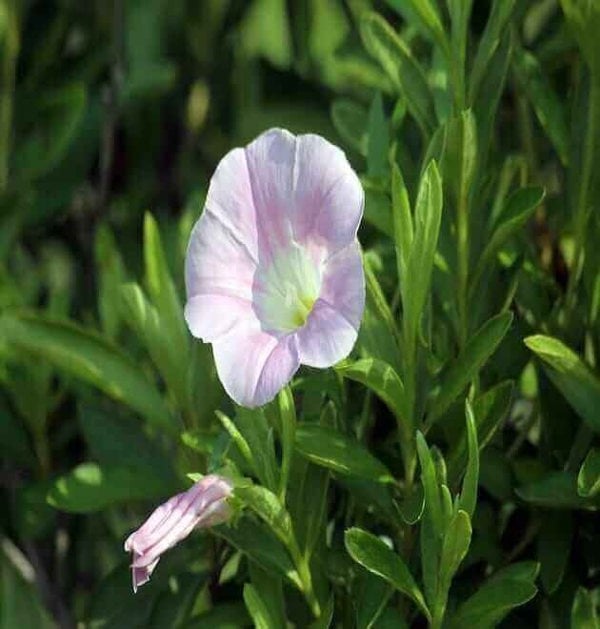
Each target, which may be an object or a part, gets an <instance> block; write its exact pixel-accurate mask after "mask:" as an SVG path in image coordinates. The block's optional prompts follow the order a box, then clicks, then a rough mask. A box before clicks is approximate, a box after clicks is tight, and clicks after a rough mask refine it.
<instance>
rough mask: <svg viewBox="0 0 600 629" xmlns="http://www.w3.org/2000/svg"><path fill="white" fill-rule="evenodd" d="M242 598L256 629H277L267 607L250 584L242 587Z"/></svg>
mask: <svg viewBox="0 0 600 629" xmlns="http://www.w3.org/2000/svg"><path fill="white" fill-rule="evenodd" d="M243 596H244V603H246V609H247V610H248V613H249V614H250V616H252V621H253V623H254V626H255V627H256V629H277V627H278V626H279V625H278V624H277V623H276V622H275V620H274V619H273V618H271V613H270V611H269V608H268V606H267V605H266V603H265V602H264V601H263V599H262V598H261V597H260V595H259V593H258V591H257V590H256V588H255V587H254V586H253V585H252V584H250V583H246V584H245V585H244V593H243Z"/></svg>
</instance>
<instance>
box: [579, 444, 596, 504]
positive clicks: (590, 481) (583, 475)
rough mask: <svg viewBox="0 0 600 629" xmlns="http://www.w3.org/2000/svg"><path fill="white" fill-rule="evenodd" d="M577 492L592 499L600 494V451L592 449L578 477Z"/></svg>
mask: <svg viewBox="0 0 600 629" xmlns="http://www.w3.org/2000/svg"><path fill="white" fill-rule="evenodd" d="M577 492H578V493H579V495H580V496H585V497H586V498H588V497H589V498H591V497H592V496H596V495H597V494H598V493H599V492H600V449H598V448H592V449H591V450H590V451H589V452H588V453H587V456H586V457H585V460H584V462H583V464H582V466H581V469H580V470H579V474H578V475H577Z"/></svg>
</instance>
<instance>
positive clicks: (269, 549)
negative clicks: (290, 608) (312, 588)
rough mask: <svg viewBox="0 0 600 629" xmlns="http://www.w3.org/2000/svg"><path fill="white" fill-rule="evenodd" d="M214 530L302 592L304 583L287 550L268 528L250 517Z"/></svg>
mask: <svg viewBox="0 0 600 629" xmlns="http://www.w3.org/2000/svg"><path fill="white" fill-rule="evenodd" d="M214 530H215V532H216V534H217V535H219V536H220V537H223V538H224V539H225V540H226V541H227V542H229V543H230V544H231V545H233V546H235V548H237V549H238V550H240V551H241V552H243V553H244V554H245V555H247V556H248V557H249V558H250V559H252V560H253V561H256V562H257V563H258V564H259V565H260V566H262V567H263V568H264V569H265V570H270V571H271V572H273V573H274V574H279V575H282V576H284V577H286V579H288V580H289V582H290V583H291V584H292V585H294V586H295V587H296V588H298V589H299V590H302V582H301V581H300V577H299V576H298V573H297V571H296V568H295V567H294V564H293V563H292V560H291V558H290V556H289V554H288V552H287V550H286V549H285V547H284V546H283V545H282V543H281V542H280V541H279V539H278V538H277V537H275V536H274V534H273V533H272V532H271V531H270V530H269V529H267V527H266V526H264V525H263V524H261V523H259V522H257V521H255V520H253V519H251V518H249V517H242V518H241V519H240V520H238V521H237V522H236V524H235V525H232V526H225V525H222V526H218V527H216V528H215V529H214Z"/></svg>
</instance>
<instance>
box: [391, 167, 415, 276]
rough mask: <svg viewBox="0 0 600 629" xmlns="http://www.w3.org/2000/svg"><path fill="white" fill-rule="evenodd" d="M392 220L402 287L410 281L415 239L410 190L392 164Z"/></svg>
mask: <svg viewBox="0 0 600 629" xmlns="http://www.w3.org/2000/svg"><path fill="white" fill-rule="evenodd" d="M392 218H393V219H394V245H395V247H396V264H397V267H398V278H399V280H400V283H401V285H402V284H404V282H406V281H407V280H408V278H407V269H408V262H409V259H410V251H411V248H412V241H413V238H414V225H413V219H412V213H411V209H410V199H409V198H408V190H407V189H406V185H405V184H404V179H403V177H402V173H401V172H400V169H399V168H398V166H397V165H396V164H392Z"/></svg>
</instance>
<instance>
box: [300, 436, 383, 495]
mask: <svg viewBox="0 0 600 629" xmlns="http://www.w3.org/2000/svg"><path fill="white" fill-rule="evenodd" d="M296 449H297V450H298V452H300V454H302V456H304V457H306V458H307V459H308V460H309V461H311V462H312V463H314V464H315V465H320V466H322V467H326V468H329V469H330V470H333V471H335V472H338V473H339V474H344V475H350V476H358V477H359V478H366V479H369V480H373V481H377V482H381V483H393V482H394V478H393V476H392V474H391V473H390V471H389V470H388V469H387V467H386V466H385V465H384V464H383V463H381V461H379V460H378V459H376V458H375V457H374V456H373V455H372V454H371V453H370V452H369V451H368V450H367V449H366V448H365V447H364V446H363V445H361V444H360V443H358V442H357V441H355V440H353V439H350V438H349V437H347V436H345V435H343V434H341V433H340V432H338V431H337V430H334V429H333V428H329V427H326V426H319V425H318V424H300V425H299V426H298V428H297V430H296Z"/></svg>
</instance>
